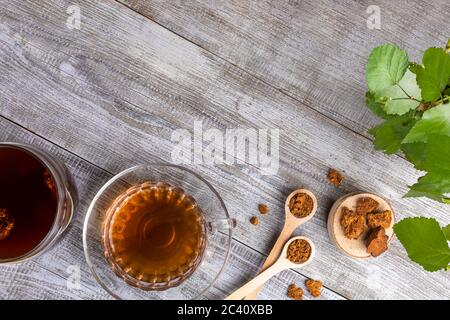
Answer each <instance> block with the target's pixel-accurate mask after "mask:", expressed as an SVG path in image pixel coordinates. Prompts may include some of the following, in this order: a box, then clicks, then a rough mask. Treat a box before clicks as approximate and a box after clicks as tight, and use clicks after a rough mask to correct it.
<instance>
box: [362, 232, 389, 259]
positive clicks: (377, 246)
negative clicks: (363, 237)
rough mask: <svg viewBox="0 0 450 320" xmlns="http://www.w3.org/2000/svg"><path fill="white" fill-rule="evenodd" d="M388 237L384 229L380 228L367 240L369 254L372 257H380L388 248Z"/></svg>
mask: <svg viewBox="0 0 450 320" xmlns="http://www.w3.org/2000/svg"><path fill="white" fill-rule="evenodd" d="M387 243H388V236H387V235H386V231H385V230H384V228H382V227H378V228H376V229H374V230H373V231H372V233H371V234H370V235H369V238H368V239H367V252H369V253H370V254H371V255H372V256H374V257H378V256H379V255H380V254H382V253H383V252H385V251H386V250H387V248H388V246H387Z"/></svg>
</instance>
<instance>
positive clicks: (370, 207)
mask: <svg viewBox="0 0 450 320" xmlns="http://www.w3.org/2000/svg"><path fill="white" fill-rule="evenodd" d="M378 205H379V203H378V201H376V200H374V199H372V198H370V197H363V198H359V199H358V201H357V202H356V213H357V214H362V215H365V214H366V213H369V212H372V211H374V210H376V209H377V208H378Z"/></svg>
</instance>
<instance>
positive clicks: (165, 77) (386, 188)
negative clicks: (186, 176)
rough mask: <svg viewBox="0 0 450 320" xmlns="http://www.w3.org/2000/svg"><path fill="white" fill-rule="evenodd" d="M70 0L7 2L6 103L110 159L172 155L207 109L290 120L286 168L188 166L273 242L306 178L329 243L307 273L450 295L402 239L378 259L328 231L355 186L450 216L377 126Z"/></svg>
mask: <svg viewBox="0 0 450 320" xmlns="http://www.w3.org/2000/svg"><path fill="white" fill-rule="evenodd" d="M68 3H69V2H66V1H59V2H55V1H52V2H51V3H50V2H45V1H43V2H39V4H36V3H32V2H23V1H21V2H18V1H16V2H14V1H11V2H8V4H9V6H8V8H7V9H2V14H1V15H0V17H1V20H0V25H1V28H2V33H1V36H2V38H1V39H0V41H2V46H1V48H0V50H1V52H0V57H1V59H0V81H1V83H2V88H1V96H0V114H3V115H4V116H6V117H8V118H11V119H13V120H14V121H16V122H18V123H20V124H21V125H23V126H25V127H26V128H28V129H30V130H32V131H34V132H37V133H39V134H41V135H43V136H45V137H46V138H48V139H50V140H51V141H53V142H55V143H57V144H59V145H61V146H63V147H64V148H67V149H68V150H70V151H72V152H74V153H76V154H78V155H80V156H81V157H83V158H85V159H88V160H89V161H90V162H92V163H94V164H96V165H98V166H100V167H103V168H105V169H107V170H108V171H110V172H117V171H119V170H121V169H124V168H127V167H129V166H131V165H133V164H136V163H139V162H144V163H145V162H149V161H161V160H163V161H169V162H170V161H172V159H171V152H172V150H173V148H174V143H173V142H172V141H171V134H172V132H173V130H174V129H179V128H182V129H187V130H190V131H192V128H193V124H194V121H195V120H203V124H204V127H205V128H219V129H220V130H225V129H226V128H236V127H242V128H280V129H282V132H281V144H280V155H281V159H280V170H279V172H278V174H277V175H266V176H262V175H261V174H260V172H259V171H258V168H255V166H250V165H240V166H227V165H217V166H214V165H206V164H198V165H191V166H190V167H191V168H193V169H194V170H196V171H197V172H199V173H200V174H202V175H203V176H205V177H207V179H208V180H210V181H212V182H213V184H214V186H215V187H216V188H217V189H218V191H219V192H220V194H221V195H222V196H223V198H224V200H225V203H226V204H227V207H228V208H229V211H230V212H231V213H232V215H234V216H235V217H236V218H237V219H238V221H239V225H238V229H237V230H236V232H235V238H236V239H239V241H241V242H242V243H245V244H246V245H249V246H251V247H252V248H255V250H257V251H259V252H265V253H267V252H268V251H269V249H270V246H271V244H272V243H273V240H274V239H275V237H276V234H277V233H278V232H279V230H280V228H281V224H282V223H281V220H282V216H283V213H282V211H281V208H282V207H283V202H284V198H285V196H286V195H287V194H288V193H289V191H290V190H292V189H294V188H296V187H299V186H305V187H308V188H311V189H312V190H313V191H314V192H315V193H316V194H317V197H318V200H319V203H320V208H319V210H318V212H317V215H316V216H315V217H314V218H313V219H312V220H311V221H310V222H309V223H308V225H306V226H305V227H303V228H302V229H301V230H299V231H298V233H301V234H305V235H308V236H310V237H311V238H312V239H313V241H314V242H315V244H316V246H317V247H318V250H319V253H318V256H317V258H316V260H315V261H314V263H312V264H311V265H310V266H308V267H307V268H305V269H302V270H301V274H303V275H305V276H307V277H312V278H319V279H322V280H324V282H325V283H326V284H327V285H328V287H329V288H330V289H332V290H333V291H335V292H339V293H340V294H342V295H344V296H346V297H349V298H360V299H371V298H374V299H376V298H420V299H429V298H436V299H439V298H443V297H448V295H449V292H450V290H449V288H450V283H449V281H448V279H446V278H445V274H444V273H432V274H428V273H426V272H424V271H423V270H422V269H421V268H420V267H418V266H416V265H414V264H412V263H411V262H409V260H408V258H407V257H406V254H405V252H404V250H403V249H402V247H401V246H400V244H399V243H398V242H395V243H394V244H393V245H392V247H391V249H390V251H389V253H388V254H386V255H384V256H382V257H380V258H378V259H376V260H371V261H355V260H351V259H349V258H347V257H344V256H343V255H342V254H341V253H339V252H338V251H337V250H336V248H335V247H334V246H333V245H332V244H331V243H330V241H329V239H328V235H327V233H326V217H327V210H328V209H329V208H330V206H331V204H332V202H333V200H334V199H336V198H338V197H339V196H341V195H343V194H345V193H347V192H350V191H355V190H368V191H374V192H377V193H379V194H381V195H382V196H384V197H386V198H389V199H390V200H391V202H392V205H393V207H394V208H395V209H396V212H397V218H403V217H405V216H408V215H411V214H416V215H417V214H421V215H425V216H435V217H437V218H438V219H440V221H441V222H442V223H443V224H445V223H448V222H449V220H448V219H449V218H448V214H447V212H446V210H447V209H446V207H445V206H443V205H438V204H435V203H433V202H430V201H428V200H424V199H406V200H405V199H401V196H402V195H403V194H404V193H405V191H406V185H407V184H410V183H412V182H413V181H414V180H415V179H416V178H417V176H418V175H419V174H418V172H416V171H415V170H414V169H413V168H412V167H411V166H410V165H409V164H408V163H406V161H404V160H403V159H401V158H400V157H395V156H393V157H387V156H385V155H383V154H381V153H378V152H375V151H374V150H373V149H372V146H371V145H370V144H369V142H368V140H367V139H365V138H363V137H361V136H359V135H356V134H354V133H352V132H351V131H349V130H347V129H345V128H343V127H342V126H340V125H338V124H336V123H335V122H334V121H330V119H328V118H327V117H324V116H322V115H321V114H319V113H318V112H316V111H314V110H312V109H310V108H308V107H305V106H304V105H303V104H300V103H299V102H298V101H297V100H295V99H292V98H290V97H288V96H286V95H284V94H282V93H280V92H279V91H278V90H275V89H273V88H272V87H270V86H268V85H267V84H265V83H264V82H261V81H259V80H258V79H256V78H254V77H252V76H251V75H249V74H248V73H246V72H243V71H242V70H240V69H239V68H236V67H234V66H232V65H230V64H229V63H227V62H225V61H223V59H220V58H218V57H216V56H214V55H212V54H210V53H208V52H205V51H204V50H201V49H199V48H198V47H197V46H195V45H192V44H190V43H189V42H187V41H185V40H183V39H181V38H179V37H177V36H176V35H174V34H173V33H171V32H169V31H167V30H165V29H164V28H162V27H160V26H158V25H156V24H155V23H152V22H149V21H148V20H147V19H145V18H143V17H142V16H139V15H138V14H136V13H134V12H131V11H130V10H128V9H126V8H125V7H123V6H121V5H119V4H116V3H114V2H104V3H103V2H102V3H89V2H82V4H81V8H82V12H83V20H82V21H83V24H82V27H81V30H67V29H66V28H65V27H64V21H65V18H66V14H65V8H66V7H67V5H68ZM104 21H114V23H113V24H111V23H104ZM330 166H331V167H337V168H339V169H342V170H344V171H346V175H347V182H346V183H345V185H344V186H343V188H341V189H335V188H334V187H332V186H330V185H328V184H326V179H325V175H326V171H327V169H328V167H330ZM368 177H371V178H370V179H368ZM260 202H264V203H268V204H269V205H270V207H271V208H272V212H271V214H269V215H268V216H266V217H264V219H263V220H262V222H261V224H260V225H259V226H258V228H254V227H253V226H251V225H250V224H249V223H248V219H249V218H250V216H252V215H253V214H255V212H256V206H257V204H258V203H260ZM374 279H375V280H374Z"/></svg>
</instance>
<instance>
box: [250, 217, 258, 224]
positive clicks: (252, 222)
mask: <svg viewBox="0 0 450 320" xmlns="http://www.w3.org/2000/svg"><path fill="white" fill-rule="evenodd" d="M250 223H251V224H252V225H254V226H257V225H258V224H259V219H258V218H257V217H254V216H253V217H251V218H250Z"/></svg>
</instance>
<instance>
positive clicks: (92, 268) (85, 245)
mask: <svg viewBox="0 0 450 320" xmlns="http://www.w3.org/2000/svg"><path fill="white" fill-rule="evenodd" d="M146 167H172V168H176V169H179V170H182V171H185V172H188V173H189V174H192V175H193V176H195V177H196V178H197V179H199V180H200V181H202V182H203V183H204V184H205V185H206V186H207V187H208V188H209V189H210V190H211V192H213V193H214V195H215V196H216V197H217V199H218V200H219V203H220V206H221V207H222V209H223V211H224V212H225V215H226V219H231V217H230V214H229V213H228V210H227V207H226V206H225V203H224V201H223V199H222V197H221V196H220V195H219V193H218V192H217V191H216V189H215V188H214V187H213V186H212V185H211V184H210V183H209V182H208V181H207V180H205V179H204V178H203V177H202V176H201V175H199V174H197V173H196V172H194V171H192V170H190V169H188V168H186V167H183V166H180V165H176V164H169V163H163V162H155V163H149V164H139V165H135V166H133V167H130V168H128V169H125V170H123V171H121V172H119V173H118V174H116V175H114V176H113V177H112V178H111V179H109V180H108V181H107V182H106V183H105V184H104V185H103V186H102V187H101V188H100V190H99V191H98V192H97V193H96V195H95V196H94V198H93V199H92V201H91V204H90V205H89V208H88V210H87V212H86V217H85V220H84V224H83V250H84V256H85V259H86V262H87V265H88V267H89V269H90V271H91V273H92V275H93V276H94V278H95V280H96V281H97V283H98V284H99V285H100V286H101V287H102V288H103V289H104V290H105V291H106V292H108V293H109V294H110V295H111V296H112V297H114V298H115V299H117V300H122V298H121V297H119V296H118V295H116V294H115V293H114V292H112V291H111V290H110V289H109V288H108V286H106V285H105V284H104V283H103V281H102V280H101V279H100V277H99V276H98V275H97V272H96V270H95V266H94V263H93V262H92V260H91V257H90V254H89V249H88V239H87V238H88V234H87V230H88V227H89V226H88V225H89V220H90V217H91V215H92V213H93V209H94V206H95V204H96V203H97V201H98V199H99V198H100V197H101V196H102V194H103V193H104V192H105V190H106V189H108V188H109V186H111V184H113V183H114V182H115V181H117V180H119V179H120V178H121V177H123V176H124V175H126V174H128V173H130V172H133V171H134V170H138V169H140V168H146ZM227 231H228V235H227V237H228V244H227V247H226V251H227V253H226V255H225V259H224V261H223V263H222V266H221V267H220V269H219V272H217V275H216V276H215V277H214V279H213V280H212V281H211V283H210V284H209V285H208V286H207V287H206V288H205V289H204V290H203V291H201V292H200V293H198V294H197V295H196V296H195V297H193V298H192V300H196V299H198V298H200V297H201V296H202V295H203V294H205V293H206V292H207V291H208V290H210V289H211V287H212V286H213V285H214V284H215V283H216V281H217V279H218V278H219V277H220V275H221V274H222V273H223V270H224V269H225V266H226V265H227V263H228V260H229V258H230V255H231V242H232V232H233V231H232V228H228V229H227Z"/></svg>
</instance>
